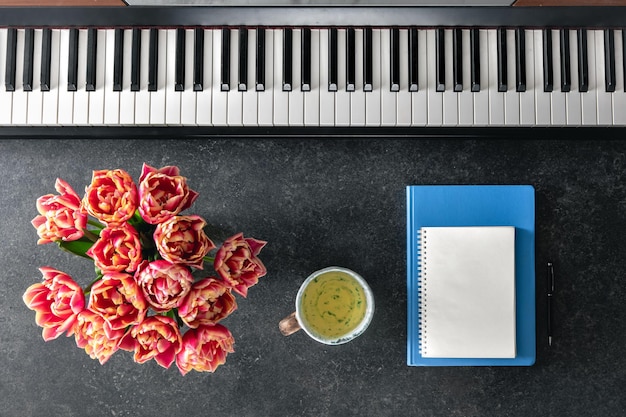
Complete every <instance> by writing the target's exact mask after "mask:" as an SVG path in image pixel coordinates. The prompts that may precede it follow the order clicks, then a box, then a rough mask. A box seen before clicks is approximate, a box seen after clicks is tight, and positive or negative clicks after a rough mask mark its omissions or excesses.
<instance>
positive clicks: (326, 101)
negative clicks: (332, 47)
mask: <svg viewBox="0 0 626 417" xmlns="http://www.w3.org/2000/svg"><path fill="white" fill-rule="evenodd" d="M329 32H330V30H329V29H321V30H320V90H319V91H320V126H334V124H335V93H334V92H332V91H328V76H329V74H328V38H329V36H330V34H329Z"/></svg>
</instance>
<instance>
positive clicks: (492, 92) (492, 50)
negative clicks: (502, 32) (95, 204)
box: [488, 29, 506, 126]
mask: <svg viewBox="0 0 626 417" xmlns="http://www.w3.org/2000/svg"><path fill="white" fill-rule="evenodd" d="M488 39H489V124H490V125H492V126H501V125H503V124H504V95H505V94H506V93H503V92H499V91H498V33H497V31H496V30H495V29H491V30H489V32H488Z"/></svg>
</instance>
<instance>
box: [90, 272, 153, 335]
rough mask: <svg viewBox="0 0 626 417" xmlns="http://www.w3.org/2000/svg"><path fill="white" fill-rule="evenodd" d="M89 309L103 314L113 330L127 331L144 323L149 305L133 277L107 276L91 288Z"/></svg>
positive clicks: (120, 273)
mask: <svg viewBox="0 0 626 417" xmlns="http://www.w3.org/2000/svg"><path fill="white" fill-rule="evenodd" d="M88 307H89V308H90V309H91V310H93V311H95V312H97V313H99V314H101V315H102V317H103V318H104V319H105V320H106V321H107V322H108V323H109V325H110V326H111V329H114V330H117V329H125V328H126V327H128V326H130V325H133V324H138V323H141V321H143V319H144V317H145V316H146V312H147V310H148V303H146V300H145V298H144V296H143V292H142V291H141V288H139V285H137V281H135V278H134V277H133V276H132V275H129V274H126V273H123V272H111V273H107V274H105V275H104V276H103V277H102V279H100V280H99V281H97V282H96V283H95V284H93V286H92V287H91V294H90V296H89V305H88Z"/></svg>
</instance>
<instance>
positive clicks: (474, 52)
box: [470, 29, 480, 92]
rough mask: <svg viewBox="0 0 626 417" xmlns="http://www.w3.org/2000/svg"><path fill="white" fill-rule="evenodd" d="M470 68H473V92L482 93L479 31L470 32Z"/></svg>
mask: <svg viewBox="0 0 626 417" xmlns="http://www.w3.org/2000/svg"><path fill="white" fill-rule="evenodd" d="M470 44H471V48H470V49H471V50H470V57H471V58H470V59H471V63H470V68H471V83H472V86H471V90H472V92H478V91H480V32H479V29H472V30H471V31H470Z"/></svg>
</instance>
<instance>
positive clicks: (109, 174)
mask: <svg viewBox="0 0 626 417" xmlns="http://www.w3.org/2000/svg"><path fill="white" fill-rule="evenodd" d="M83 204H84V206H85V207H86V208H87V212H89V214H91V215H92V216H94V217H95V218H96V219H98V220H100V221H101V222H103V223H105V224H106V225H108V226H117V225H120V224H122V223H124V222H125V221H127V220H128V219H130V218H131V217H132V216H133V214H135V210H136V209H137V186H136V185H135V183H134V182H133V179H132V177H131V176H130V175H129V174H128V173H127V172H126V171H124V170H122V169H115V170H109V171H107V170H100V171H93V176H92V179H91V184H90V185H89V186H88V187H87V189H86V190H85V197H84V198H83Z"/></svg>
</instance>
